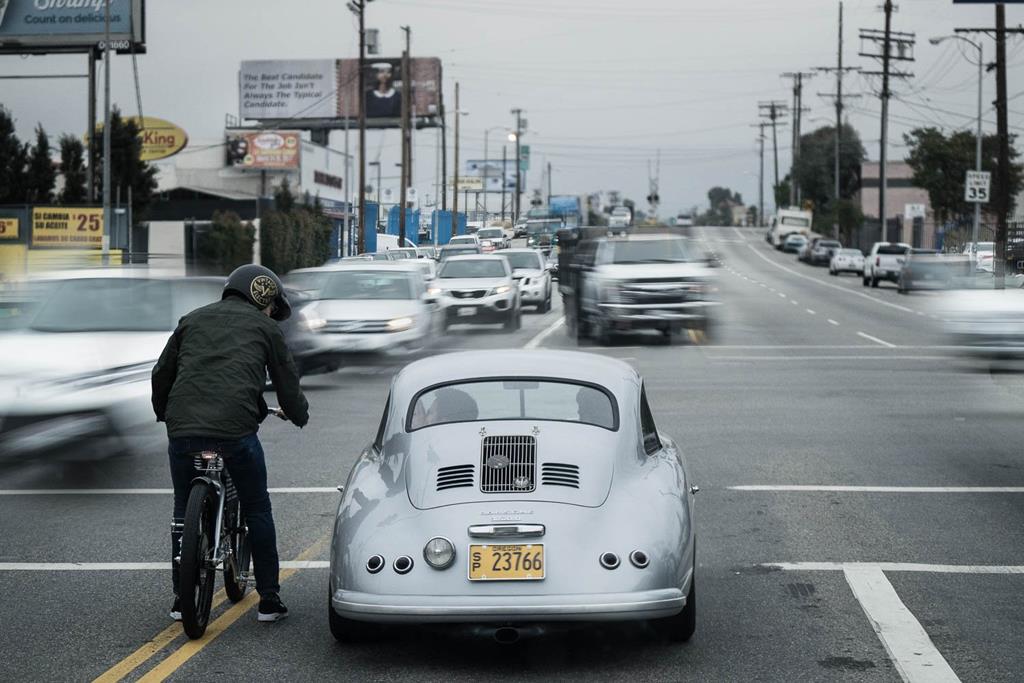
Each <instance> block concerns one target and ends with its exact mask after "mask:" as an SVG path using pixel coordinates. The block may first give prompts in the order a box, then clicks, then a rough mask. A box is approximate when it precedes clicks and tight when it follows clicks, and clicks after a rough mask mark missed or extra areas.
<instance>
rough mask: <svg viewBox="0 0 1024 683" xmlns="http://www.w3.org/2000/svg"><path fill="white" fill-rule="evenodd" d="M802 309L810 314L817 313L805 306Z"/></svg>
mask: <svg viewBox="0 0 1024 683" xmlns="http://www.w3.org/2000/svg"><path fill="white" fill-rule="evenodd" d="M804 310H805V311H807V312H808V313H810V314H811V315H817V314H816V313H815V312H814V311H812V310H811V309H809V308H805V309H804Z"/></svg>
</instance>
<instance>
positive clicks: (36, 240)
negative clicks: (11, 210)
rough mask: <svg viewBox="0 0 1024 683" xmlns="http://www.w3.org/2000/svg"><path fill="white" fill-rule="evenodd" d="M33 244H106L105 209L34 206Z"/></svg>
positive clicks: (93, 245) (34, 245) (81, 245)
mask: <svg viewBox="0 0 1024 683" xmlns="http://www.w3.org/2000/svg"><path fill="white" fill-rule="evenodd" d="M32 246H33V247H63V248H68V247H79V248H86V249H100V248H102V247H103V209H99V208H74V207H66V206H37V207H35V208H33V209H32Z"/></svg>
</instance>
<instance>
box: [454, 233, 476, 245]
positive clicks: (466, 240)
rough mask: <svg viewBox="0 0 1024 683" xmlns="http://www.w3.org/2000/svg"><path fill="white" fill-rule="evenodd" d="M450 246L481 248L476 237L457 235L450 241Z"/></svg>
mask: <svg viewBox="0 0 1024 683" xmlns="http://www.w3.org/2000/svg"><path fill="white" fill-rule="evenodd" d="M448 244H450V245H453V246H455V245H459V244H469V245H473V246H475V247H479V246H480V239H479V238H478V237H477V236H476V235H456V236H455V237H452V238H451V239H450V240H448Z"/></svg>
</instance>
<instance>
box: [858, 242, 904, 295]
mask: <svg viewBox="0 0 1024 683" xmlns="http://www.w3.org/2000/svg"><path fill="white" fill-rule="evenodd" d="M908 251H910V245H909V244H904V243H903V242H875V244H874V245H873V246H872V247H871V251H870V252H868V255H867V258H865V259H864V286H865V287H867V286H868V285H869V284H870V285H871V286H872V287H877V286H878V282H879V281H880V280H889V281H890V282H896V281H897V280H899V278H900V269H901V268H902V267H903V261H904V260H905V259H906V254H907V252H908Z"/></svg>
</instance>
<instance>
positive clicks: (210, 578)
mask: <svg viewBox="0 0 1024 683" xmlns="http://www.w3.org/2000/svg"><path fill="white" fill-rule="evenodd" d="M217 503H218V496H217V492H216V491H215V490H214V489H213V487H211V486H209V485H208V484H205V483H196V484H193V485H192V490H191V491H190V492H189V495H188V506H187V507H186V508H185V524H184V526H183V529H182V536H181V564H180V576H181V581H180V587H179V588H180V591H181V595H179V596H178V597H179V598H180V599H181V624H182V626H183V627H184V629H185V635H187V636H188V637H189V638H192V639H195V638H202V637H203V634H204V633H206V625H207V624H208V623H209V621H210V605H211V604H212V603H213V586H214V580H215V578H216V576H217V571H216V569H215V568H214V566H213V561H212V559H213V558H211V557H210V553H211V552H212V549H213V546H214V538H213V534H214V528H213V527H214V524H215V523H216V517H217Z"/></svg>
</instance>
